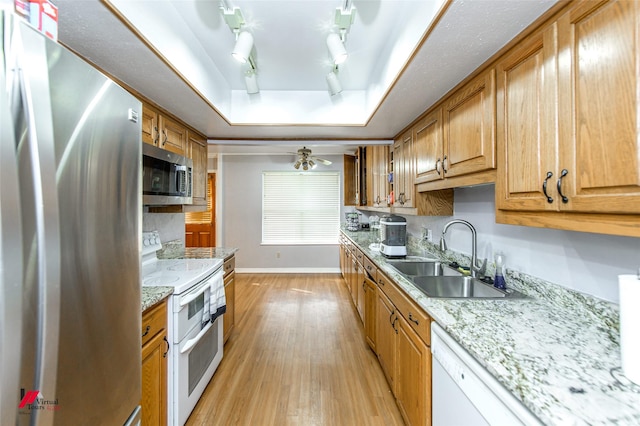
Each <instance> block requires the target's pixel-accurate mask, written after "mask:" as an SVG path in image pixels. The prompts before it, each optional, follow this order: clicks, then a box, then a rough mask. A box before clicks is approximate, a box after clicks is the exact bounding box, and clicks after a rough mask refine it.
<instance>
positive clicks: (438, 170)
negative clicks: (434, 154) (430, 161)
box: [436, 158, 440, 176]
mask: <svg viewBox="0 0 640 426" xmlns="http://www.w3.org/2000/svg"><path fill="white" fill-rule="evenodd" d="M436 172H437V173H438V176H440V158H438V159H437V160H436Z"/></svg>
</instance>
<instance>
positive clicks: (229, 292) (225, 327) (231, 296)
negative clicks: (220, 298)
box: [222, 272, 236, 343]
mask: <svg viewBox="0 0 640 426" xmlns="http://www.w3.org/2000/svg"><path fill="white" fill-rule="evenodd" d="M235 278H236V273H235V272H232V273H231V274H229V275H227V277H226V278H225V279H224V297H225V300H226V302H227V310H226V312H225V313H224V315H223V320H222V331H223V332H222V335H223V336H224V337H223V340H224V342H225V343H226V341H227V339H229V336H230V335H231V332H232V331H233V327H234V326H235V323H236V319H235V318H236V309H235V306H236V281H235Z"/></svg>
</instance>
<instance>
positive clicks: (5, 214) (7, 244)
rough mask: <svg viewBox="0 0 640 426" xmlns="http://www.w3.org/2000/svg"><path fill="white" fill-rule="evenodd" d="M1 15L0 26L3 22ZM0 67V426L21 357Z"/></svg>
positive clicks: (8, 418)
mask: <svg viewBox="0 0 640 426" xmlns="http://www.w3.org/2000/svg"><path fill="white" fill-rule="evenodd" d="M3 18H4V17H3V16H2V15H0V25H2V24H3V23H4V19H3ZM6 87H7V86H6V76H5V69H4V67H2V66H0V182H2V184H1V185H0V359H1V360H2V363H1V364H0V424H3V425H9V424H16V422H17V419H18V418H17V414H18V412H17V407H18V402H19V398H18V395H20V393H19V389H20V359H21V355H22V353H21V352H22V284H23V281H22V276H23V275H22V274H23V269H22V234H21V232H22V220H21V214H20V213H21V212H20V188H19V181H18V169H17V163H16V139H15V133H14V127H13V120H12V117H11V114H10V112H9V111H10V102H9V97H8V93H7V91H6Z"/></svg>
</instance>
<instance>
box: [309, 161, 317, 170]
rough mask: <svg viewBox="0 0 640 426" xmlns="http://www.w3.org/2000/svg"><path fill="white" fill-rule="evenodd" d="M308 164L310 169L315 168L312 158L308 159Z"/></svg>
mask: <svg viewBox="0 0 640 426" xmlns="http://www.w3.org/2000/svg"><path fill="white" fill-rule="evenodd" d="M309 166H310V167H311V168H312V169H315V168H316V163H315V162H314V161H313V160H309Z"/></svg>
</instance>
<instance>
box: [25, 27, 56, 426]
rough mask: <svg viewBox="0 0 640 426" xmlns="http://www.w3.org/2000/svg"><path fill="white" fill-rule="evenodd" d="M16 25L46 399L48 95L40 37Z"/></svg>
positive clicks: (50, 298) (52, 376)
mask: <svg viewBox="0 0 640 426" xmlns="http://www.w3.org/2000/svg"><path fill="white" fill-rule="evenodd" d="M17 26H18V28H19V32H20V40H21V42H22V43H23V46H22V48H21V55H20V63H19V72H20V73H21V74H22V77H23V78H22V79H21V80H22V84H21V86H22V87H21V90H22V99H23V102H24V105H25V110H26V111H25V113H26V118H27V123H28V124H27V126H28V135H29V136H28V140H27V143H28V147H26V151H25V152H24V154H25V155H28V157H29V159H28V162H29V163H30V165H31V169H30V172H31V173H32V175H31V179H32V181H33V188H32V191H33V194H30V195H31V196H32V197H34V200H35V212H34V213H35V222H36V223H35V236H36V240H37V244H36V246H37V249H36V250H37V255H36V262H37V265H38V267H37V271H38V276H37V287H38V331H37V334H38V336H37V344H36V352H37V354H36V357H35V359H36V366H35V383H34V389H35V390H39V391H40V393H41V394H42V395H43V396H44V398H45V399H53V398H56V394H55V393H56V378H57V370H58V343H59V331H60V328H59V326H60V324H59V323H60V292H61V289H60V274H61V258H60V247H61V243H60V217H59V211H60V210H59V206H58V190H57V184H56V156H55V145H54V132H53V116H52V111H51V105H52V103H51V94H50V93H51V91H50V88H49V79H48V73H47V72H46V70H47V69H48V64H47V50H46V44H45V39H44V37H41V36H40V35H39V34H38V33H37V32H35V31H34V30H32V29H31V28H29V27H28V26H27V25H26V24H24V23H20V24H18V25H17ZM24 148H25V147H23V149H24ZM23 195H24V194H23ZM35 411H36V412H37V413H32V418H31V421H32V422H34V420H36V423H37V424H38V425H41V424H53V416H52V415H51V414H49V413H42V412H41V411H43V410H35ZM45 411H46V410H45Z"/></svg>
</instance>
